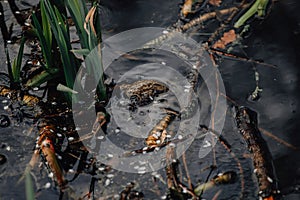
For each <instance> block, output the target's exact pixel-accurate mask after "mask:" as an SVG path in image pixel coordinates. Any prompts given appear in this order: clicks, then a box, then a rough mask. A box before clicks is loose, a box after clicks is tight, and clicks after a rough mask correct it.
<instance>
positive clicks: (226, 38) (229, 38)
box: [212, 29, 236, 49]
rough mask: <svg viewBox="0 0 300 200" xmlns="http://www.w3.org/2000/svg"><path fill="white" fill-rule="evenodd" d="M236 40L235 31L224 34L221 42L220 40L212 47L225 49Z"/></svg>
mask: <svg viewBox="0 0 300 200" xmlns="http://www.w3.org/2000/svg"><path fill="white" fill-rule="evenodd" d="M235 40H236V34H235V31H234V30H233V29H231V30H230V31H228V32H226V33H224V34H223V37H221V39H220V40H218V41H217V42H216V43H215V44H214V45H213V46H212V47H213V48H219V49H225V46H226V45H227V44H229V43H232V42H233V41H235Z"/></svg>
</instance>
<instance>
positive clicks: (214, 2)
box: [208, 0, 222, 6]
mask: <svg viewBox="0 0 300 200" xmlns="http://www.w3.org/2000/svg"><path fill="white" fill-rule="evenodd" d="M208 3H209V4H210V5H213V6H220V5H221V3H222V0H209V2H208Z"/></svg>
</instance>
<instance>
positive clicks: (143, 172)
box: [138, 171, 146, 174]
mask: <svg viewBox="0 0 300 200" xmlns="http://www.w3.org/2000/svg"><path fill="white" fill-rule="evenodd" d="M145 173H146V171H138V174H145Z"/></svg>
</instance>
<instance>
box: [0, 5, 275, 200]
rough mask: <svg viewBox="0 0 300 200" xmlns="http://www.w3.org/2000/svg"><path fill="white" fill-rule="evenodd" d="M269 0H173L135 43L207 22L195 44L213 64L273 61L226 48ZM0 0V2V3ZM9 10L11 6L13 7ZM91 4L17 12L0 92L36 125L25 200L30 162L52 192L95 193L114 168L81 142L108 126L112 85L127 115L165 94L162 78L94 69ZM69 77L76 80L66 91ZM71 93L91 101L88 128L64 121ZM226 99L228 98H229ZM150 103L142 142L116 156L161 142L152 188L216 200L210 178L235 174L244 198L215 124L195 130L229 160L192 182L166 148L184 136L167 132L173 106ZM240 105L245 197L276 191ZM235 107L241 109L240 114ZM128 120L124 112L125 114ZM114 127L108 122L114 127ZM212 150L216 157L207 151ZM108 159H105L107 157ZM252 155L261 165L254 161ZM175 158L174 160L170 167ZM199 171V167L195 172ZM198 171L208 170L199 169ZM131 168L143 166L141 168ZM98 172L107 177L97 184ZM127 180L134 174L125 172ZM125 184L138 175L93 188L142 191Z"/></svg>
mask: <svg viewBox="0 0 300 200" xmlns="http://www.w3.org/2000/svg"><path fill="white" fill-rule="evenodd" d="M12 2H13V1H10V3H12ZM271 4H272V2H270V1H268V0H253V1H246V0H242V1H233V2H232V1H225V0H224V1H222V0H219V1H217V0H203V1H200V0H186V1H183V3H182V7H181V8H180V9H179V10H180V11H179V19H178V21H177V22H176V23H175V24H174V26H173V27H170V28H169V29H168V31H166V34H164V35H162V36H160V37H158V38H156V39H154V40H151V41H149V42H148V43H147V44H145V45H144V49H149V48H150V49H151V48H152V47H153V46H155V45H157V44H159V43H162V42H163V41H165V40H167V39H170V38H172V37H173V36H174V35H175V34H176V33H178V32H180V33H184V34H186V35H188V36H191V37H193V36H195V35H197V32H201V31H207V30H205V29H206V28H207V29H208V30H209V31H211V30H213V31H212V33H210V34H207V35H208V37H207V35H206V38H205V39H206V40H205V42H204V43H203V49H205V51H207V52H208V53H209V55H210V59H211V62H212V63H213V64H214V67H216V66H218V65H221V63H222V62H221V61H222V60H221V58H230V59H237V60H241V61H246V62H250V63H252V64H253V65H267V66H271V67H274V66H272V65H269V64H266V63H263V62H261V61H257V60H253V59H250V58H245V57H240V56H238V55H235V54H234V52H235V51H234V48H235V47H236V46H238V45H240V44H241V43H242V39H243V36H244V33H245V32H247V29H248V28H249V25H251V21H252V20H254V19H255V18H257V17H259V18H262V17H265V15H267V14H268V13H269V11H270V8H271ZM0 6H1V7H0V9H2V5H1V3H0ZM12 9H14V11H15V12H16V11H18V12H20V13H21V11H20V10H18V8H16V7H13V8H12ZM99 10H100V5H99V3H98V2H97V1H94V2H91V3H87V2H86V1H84V0H64V1H58V0H40V1H39V4H38V5H36V6H35V7H34V8H32V10H30V11H28V12H29V13H30V14H28V13H27V14H26V16H24V18H22V17H20V16H19V18H18V19H19V21H20V24H21V25H22V27H23V31H24V32H23V33H22V36H21V41H20V47H19V51H18V54H17V56H16V58H14V59H13V62H12V63H11V62H10V55H9V53H8V51H7V59H8V62H7V63H8V64H7V72H8V75H3V74H1V76H2V75H3V77H8V79H9V81H8V82H9V83H7V85H0V96H2V97H6V98H8V99H10V101H12V103H11V104H14V103H16V102H17V103H19V104H21V105H22V106H24V107H28V108H30V109H24V110H22V111H21V114H20V113H18V114H19V115H22V116H21V117H28V118H32V119H33V122H32V124H34V125H35V126H36V127H37V132H38V137H37V140H36V146H35V148H34V153H33V156H32V159H31V161H30V162H29V164H28V166H27V168H26V169H25V172H24V175H23V176H22V178H21V179H20V180H19V182H21V181H22V180H23V179H25V189H26V198H27V199H35V198H36V190H35V186H34V183H33V179H32V176H31V170H33V169H34V168H35V165H36V162H37V161H38V160H39V159H41V160H42V162H43V164H44V165H45V166H46V168H47V170H48V174H49V177H50V178H51V179H53V180H54V182H55V184H56V186H57V188H58V190H59V192H60V195H59V198H60V199H63V198H73V199H83V198H86V199H90V198H93V199H94V198H100V197H99V196H95V191H94V187H95V186H97V184H98V185H100V188H101V187H102V186H103V187H106V186H108V185H109V184H110V181H111V179H109V178H111V177H113V176H114V175H113V173H114V172H115V171H114V170H113V169H112V168H111V166H109V165H105V164H103V163H101V162H100V161H99V160H98V159H97V156H96V155H94V152H93V151H92V150H91V149H90V148H89V147H87V146H85V145H84V143H83V142H84V141H85V140H87V139H91V138H97V139H99V140H101V139H103V138H104V136H102V135H99V132H101V131H100V129H101V130H102V131H103V132H104V133H105V134H106V135H108V133H107V127H109V126H110V125H111V124H113V123H110V114H112V113H108V111H107V107H106V106H107V105H108V104H109V101H110V97H111V95H112V91H113V90H114V89H120V90H122V91H123V92H124V93H125V94H126V96H127V97H126V98H127V99H129V102H130V103H129V104H128V110H129V112H131V113H132V114H135V112H137V111H138V109H139V108H140V107H143V106H148V105H151V104H153V102H155V103H156V102H158V101H159V100H161V99H159V98H160V97H161V96H163V95H165V93H167V92H169V93H170V92H172V90H171V88H169V86H167V85H164V84H162V83H160V82H159V81H157V80H148V79H147V80H140V81H136V82H131V83H128V84H123V85H119V87H118V85H117V86H115V83H114V81H113V80H112V78H111V77H108V75H107V74H105V72H104V67H103V60H102V36H101V33H102V30H101V26H100V24H101V19H100V14H99V12H100V11H99ZM2 12H3V9H2V10H0V13H2ZM255 14H257V15H255ZM0 20H2V21H1V31H2V36H3V38H4V40H5V41H6V42H5V48H6V49H7V48H8V47H7V46H8V43H7V41H8V40H9V39H10V38H9V37H10V36H11V34H10V32H9V31H8V29H7V27H6V26H4V24H3V23H4V18H2V15H0ZM210 25H211V26H210ZM74 27H75V29H76V36H77V41H74V40H72V39H71V35H70V32H71V28H74ZM26 42H32V43H33V45H31V48H32V55H31V58H30V60H28V61H26V64H25V65H22V64H23V62H22V61H23V60H24V46H25V45H26ZM74 43H75V44H76V45H74ZM74 46H76V48H75V47H74ZM131 53H132V52H131ZM127 56H128V58H129V60H130V59H132V60H135V59H136V57H135V56H132V55H130V53H128V54H127ZM136 60H137V59H136ZM199 62H200V61H199ZM83 63H84V64H83ZM82 65H84V67H83V68H84V69H85V70H86V71H80V70H82V69H81V66H82ZM197 67H199V66H196V67H195V69H191V70H190V71H191V72H189V74H191V76H192V77H191V78H190V79H191V81H190V82H191V88H186V89H187V90H189V89H191V90H193V91H197V87H198V86H199V85H198V84H199V80H198V79H199V77H198V73H199V71H197ZM258 76H259V75H258V72H257V71H255V81H256V85H255V86H256V89H255V91H254V92H252V95H251V97H253V98H252V100H253V101H256V100H257V99H258V98H259V93H260V92H262V90H261V89H260V88H259V87H258V81H259V78H258ZM3 79H4V78H3ZM86 79H94V81H97V84H96V85H97V86H96V89H95V88H87V87H85V83H82V82H83V80H86ZM87 81H88V80H86V82H87ZM1 84H2V83H1ZM74 85H77V86H79V87H76V90H73V88H74ZM87 90H88V91H87ZM39 91H42V93H43V95H38V94H39V93H38V92H39ZM182 92H183V91H182ZM78 93H81V94H82V93H84V94H86V95H90V96H93V98H94V102H93V103H94V105H92V106H90V105H88V106H87V107H88V108H86V107H84V108H85V109H91V108H90V107H94V108H95V110H96V114H95V116H94V120H95V121H93V122H91V124H92V126H93V128H92V130H90V129H89V126H90V125H91V124H87V125H85V126H84V127H76V126H75V124H74V121H73V114H74V113H75V114H78V115H82V113H81V112H78V111H77V110H76V109H77V108H72V102H73V103H74V102H75V103H78V105H80V103H81V104H83V103H82V102H80V100H78V99H77V98H78V96H77V94H78ZM218 95H224V94H218ZM158 97H159V98H158ZM165 101H167V100H165ZM233 104H234V105H236V103H235V102H234V103H233ZM189 105H192V102H189ZM10 108H11V110H13V108H14V107H13V106H11V107H10ZM160 109H161V110H163V115H162V117H161V116H159V117H160V119H158V121H157V123H156V124H154V127H153V128H152V129H151V130H150V132H149V133H148V135H146V136H145V138H144V142H145V145H144V146H142V147H141V145H140V146H139V147H137V148H134V149H137V150H133V151H130V152H129V153H127V154H126V155H125V156H127V157H128V158H130V157H133V156H139V155H143V154H148V153H151V152H154V153H155V152H156V151H159V150H160V149H166V155H165V158H164V161H165V162H166V167H165V169H164V173H165V174H164V175H160V174H159V173H158V172H155V173H154V172H153V174H152V175H151V176H153V184H154V185H156V186H155V187H153V189H152V190H153V191H154V192H153V193H155V195H157V196H162V197H163V198H167V199H201V198H203V194H204V193H206V192H208V193H209V192H211V196H212V199H217V198H218V196H220V194H221V193H222V190H221V189H220V187H221V188H226V187H227V185H230V184H235V183H237V182H239V183H238V184H239V188H240V191H237V193H239V194H237V195H236V196H238V197H239V198H240V199H244V196H243V195H244V189H245V188H244V187H245V184H244V172H243V168H242V164H241V163H240V162H241V161H240V160H239V159H238V158H237V156H236V155H235V153H234V152H233V151H232V148H231V146H230V142H228V141H226V140H225V138H223V137H221V136H218V135H219V134H218V133H215V130H210V128H207V127H206V126H205V125H201V126H200V127H201V128H202V132H203V135H204V136H206V135H211V137H212V138H215V139H216V140H217V141H218V143H220V144H221V145H222V146H223V147H224V149H223V150H225V152H226V153H227V154H229V155H230V159H232V160H234V162H235V164H236V166H237V167H235V169H230V170H227V171H224V169H221V168H219V169H218V170H217V171H218V172H220V171H221V170H223V171H221V172H222V173H221V174H218V175H216V176H214V177H213V178H211V177H210V176H211V175H212V174H213V173H215V171H216V169H217V168H218V166H217V165H216V164H215V162H214V164H212V165H210V166H209V167H208V168H207V169H205V170H203V171H205V173H206V174H207V178H206V180H205V181H203V180H201V181H200V182H201V183H197V182H196V181H195V179H193V177H192V178H191V176H190V174H189V164H188V163H187V160H186V155H185V154H184V155H183V156H182V158H181V160H179V159H177V157H176V155H175V154H176V144H177V143H178V142H180V141H181V140H182V138H184V139H186V140H188V139H189V136H185V137H181V138H180V137H177V138H175V137H174V133H173V132H174V131H175V130H176V126H178V121H180V120H181V119H182V118H181V117H183V116H181V114H183V113H181V111H179V110H174V109H172V108H167V107H163V108H160ZM243 109H244V108H240V110H239V113H238V114H239V115H237V116H236V120H237V127H238V128H239V130H240V132H241V134H242V136H243V137H244V139H245V140H246V142H247V144H248V148H249V150H250V152H249V153H250V154H251V156H252V159H253V166H254V168H255V170H257V173H256V174H257V181H256V182H257V184H258V188H259V190H260V191H262V192H259V193H258V194H255V196H257V197H260V198H262V199H264V200H267V199H275V198H279V196H280V195H279V193H278V192H277V190H278V188H277V184H276V179H275V172H274V171H273V168H272V169H271V167H270V165H271V164H272V158H271V157H270V152H269V150H268V146H267V144H266V143H265V141H264V140H263V139H262V137H261V135H260V132H259V129H258V127H257V119H256V118H255V119H252V118H251V117H249V116H248V118H247V116H246V114H247V113H245V110H247V109H244V110H243ZM247 111H248V110H247ZM27 112H28V113H27ZM149 112H150V111H149ZM241 112H242V113H241ZM243 112H244V113H243ZM225 114H226V113H225ZM225 114H224V115H225ZM242 114H244V115H245V116H243V117H244V118H243V117H242ZM143 115H144V113H143ZM82 116H83V115H82ZM250 118H251V119H250ZM3 120H4V118H3ZM129 120H131V119H130V118H129V119H128V121H129ZM1 123H2V122H1ZM176 123H177V124H176ZM245 124H246V125H245ZM111 126H112V127H113V126H114V125H111ZM248 126H249V127H248ZM3 127H4V126H3ZM174 127H175V128H174ZM79 129H83V130H84V131H86V135H85V136H80V135H79V134H78V133H77V131H78V130H79ZM119 131H120V130H119V129H118V127H117V129H116V131H115V133H118V132H119ZM246 134H248V135H246ZM203 135H202V136H203ZM252 137H253V138H252ZM210 145H211V144H210ZM214 156H215V155H214ZM109 157H112V156H109ZM214 159H216V158H215V157H214ZM111 162H114V160H112V161H111ZM115 162H116V161H115ZM199 162H200V161H199ZM259 163H267V164H266V165H260V164H259ZM180 164H182V165H183V166H180ZM75 168H76V169H75ZM182 168H183V169H184V170H183V169H182ZM183 171H184V173H185V175H184V173H183ZM203 171H202V170H199V173H200V172H203ZM207 171H209V172H208V173H207ZM68 172H69V174H68ZM70 172H73V174H72V173H71V174H72V175H73V177H70V176H71V175H70ZM140 172H143V170H142V171H140ZM81 173H85V174H88V175H89V176H90V177H91V182H90V183H87V184H86V185H88V184H89V186H88V187H86V188H87V190H85V191H84V194H83V192H82V193H81V194H78V193H76V191H75V192H74V191H73V190H72V188H71V187H70V186H69V184H70V183H72V182H73V181H75V180H76V179H77V178H78V177H79V175H80V174H81ZM109 173H110V174H109ZM268 173H270V174H268ZM141 174H144V173H141ZM195 176H197V175H195ZM104 178H107V179H106V181H105V182H104V183H103V180H104ZM128 178H131V177H128ZM101 181H102V182H101ZM128 181H134V180H129V179H128ZM100 183H102V185H101V184H100ZM139 184H143V183H139ZM145 184H146V183H145ZM151 184H152V183H151ZM159 184H161V185H159ZM98 188H99V186H98ZM135 188H138V189H140V188H139V186H138V184H135V183H130V184H128V185H127V186H125V187H124V190H122V191H118V192H119V193H118V194H117V196H112V194H109V195H111V196H109V195H108V194H106V193H105V192H99V191H98V193H97V195H99V194H105V195H106V196H105V197H103V199H116V198H119V199H121V200H125V199H144V198H145V199H149V198H148V197H146V196H144V194H143V193H142V191H137V190H135ZM165 191H167V192H165ZM106 192H107V191H106ZM113 192H115V191H113ZM232 192H236V191H232ZM0 195H1V194H0ZM0 198H1V196H0Z"/></svg>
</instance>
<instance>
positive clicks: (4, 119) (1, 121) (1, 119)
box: [0, 115, 10, 128]
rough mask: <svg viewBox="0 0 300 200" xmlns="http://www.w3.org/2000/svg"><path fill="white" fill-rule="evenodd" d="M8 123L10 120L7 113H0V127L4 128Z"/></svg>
mask: <svg viewBox="0 0 300 200" xmlns="http://www.w3.org/2000/svg"><path fill="white" fill-rule="evenodd" d="M9 125H10V120H9V118H8V116H7V115H0V127H1V128H6V127H8V126H9Z"/></svg>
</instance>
